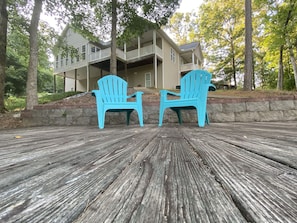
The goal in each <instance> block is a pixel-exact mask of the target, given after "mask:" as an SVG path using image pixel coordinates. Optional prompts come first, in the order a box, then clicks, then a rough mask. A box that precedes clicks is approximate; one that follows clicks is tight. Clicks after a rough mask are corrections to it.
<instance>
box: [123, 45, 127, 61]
mask: <svg viewBox="0 0 297 223" xmlns="http://www.w3.org/2000/svg"><path fill="white" fill-rule="evenodd" d="M124 58H125V60H127V44H126V43H124Z"/></svg>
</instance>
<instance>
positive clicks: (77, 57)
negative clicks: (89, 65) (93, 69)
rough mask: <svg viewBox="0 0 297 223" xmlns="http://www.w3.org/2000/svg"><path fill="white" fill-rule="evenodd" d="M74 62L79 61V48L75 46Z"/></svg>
mask: <svg viewBox="0 0 297 223" xmlns="http://www.w3.org/2000/svg"><path fill="white" fill-rule="evenodd" d="M76 53H77V55H76V62H79V48H76Z"/></svg>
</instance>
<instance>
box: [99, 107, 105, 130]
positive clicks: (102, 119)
mask: <svg viewBox="0 0 297 223" xmlns="http://www.w3.org/2000/svg"><path fill="white" fill-rule="evenodd" d="M105 112H106V111H105V110H104V109H101V111H98V126H99V129H103V128H104V122H105Z"/></svg>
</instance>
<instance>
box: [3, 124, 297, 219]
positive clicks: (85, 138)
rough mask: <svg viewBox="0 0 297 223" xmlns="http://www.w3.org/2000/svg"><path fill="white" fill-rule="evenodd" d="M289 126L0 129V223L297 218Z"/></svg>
mask: <svg viewBox="0 0 297 223" xmlns="http://www.w3.org/2000/svg"><path fill="white" fill-rule="evenodd" d="M296 129H297V122H274V123H269V122H262V123H257V122H254V123H244V124H243V123H214V124H211V125H210V126H206V127H205V128H198V127H197V126H196V125H195V124H187V125H178V124H165V125H164V127H161V128H158V127H157V126H156V125H145V127H143V128H140V127H138V125H132V126H128V127H127V126H125V125H119V126H107V127H106V128H105V129H103V130H98V128H97V127H96V126H80V127H73V126H66V127H61V126H60V127H34V128H21V129H14V130H13V129H11V130H1V131H0V143H1V145H0V222H1V223H4V222H5V223H7V222H22V223H26V222H28V223H29V222H30V223H37V222H38V223H40V222H59V223H61V222H88V223H89V222H154V223H156V222H213V223H218V222H232V223H234V222H259V223H260V222H261V223H263V222H278V223H279V222H296V219H297V170H296V169H297V138H296Z"/></svg>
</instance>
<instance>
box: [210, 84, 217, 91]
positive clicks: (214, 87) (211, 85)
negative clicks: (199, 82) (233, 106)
mask: <svg viewBox="0 0 297 223" xmlns="http://www.w3.org/2000/svg"><path fill="white" fill-rule="evenodd" d="M216 89H217V88H216V86H214V85H213V84H210V85H209V87H208V91H215V90H216Z"/></svg>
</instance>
